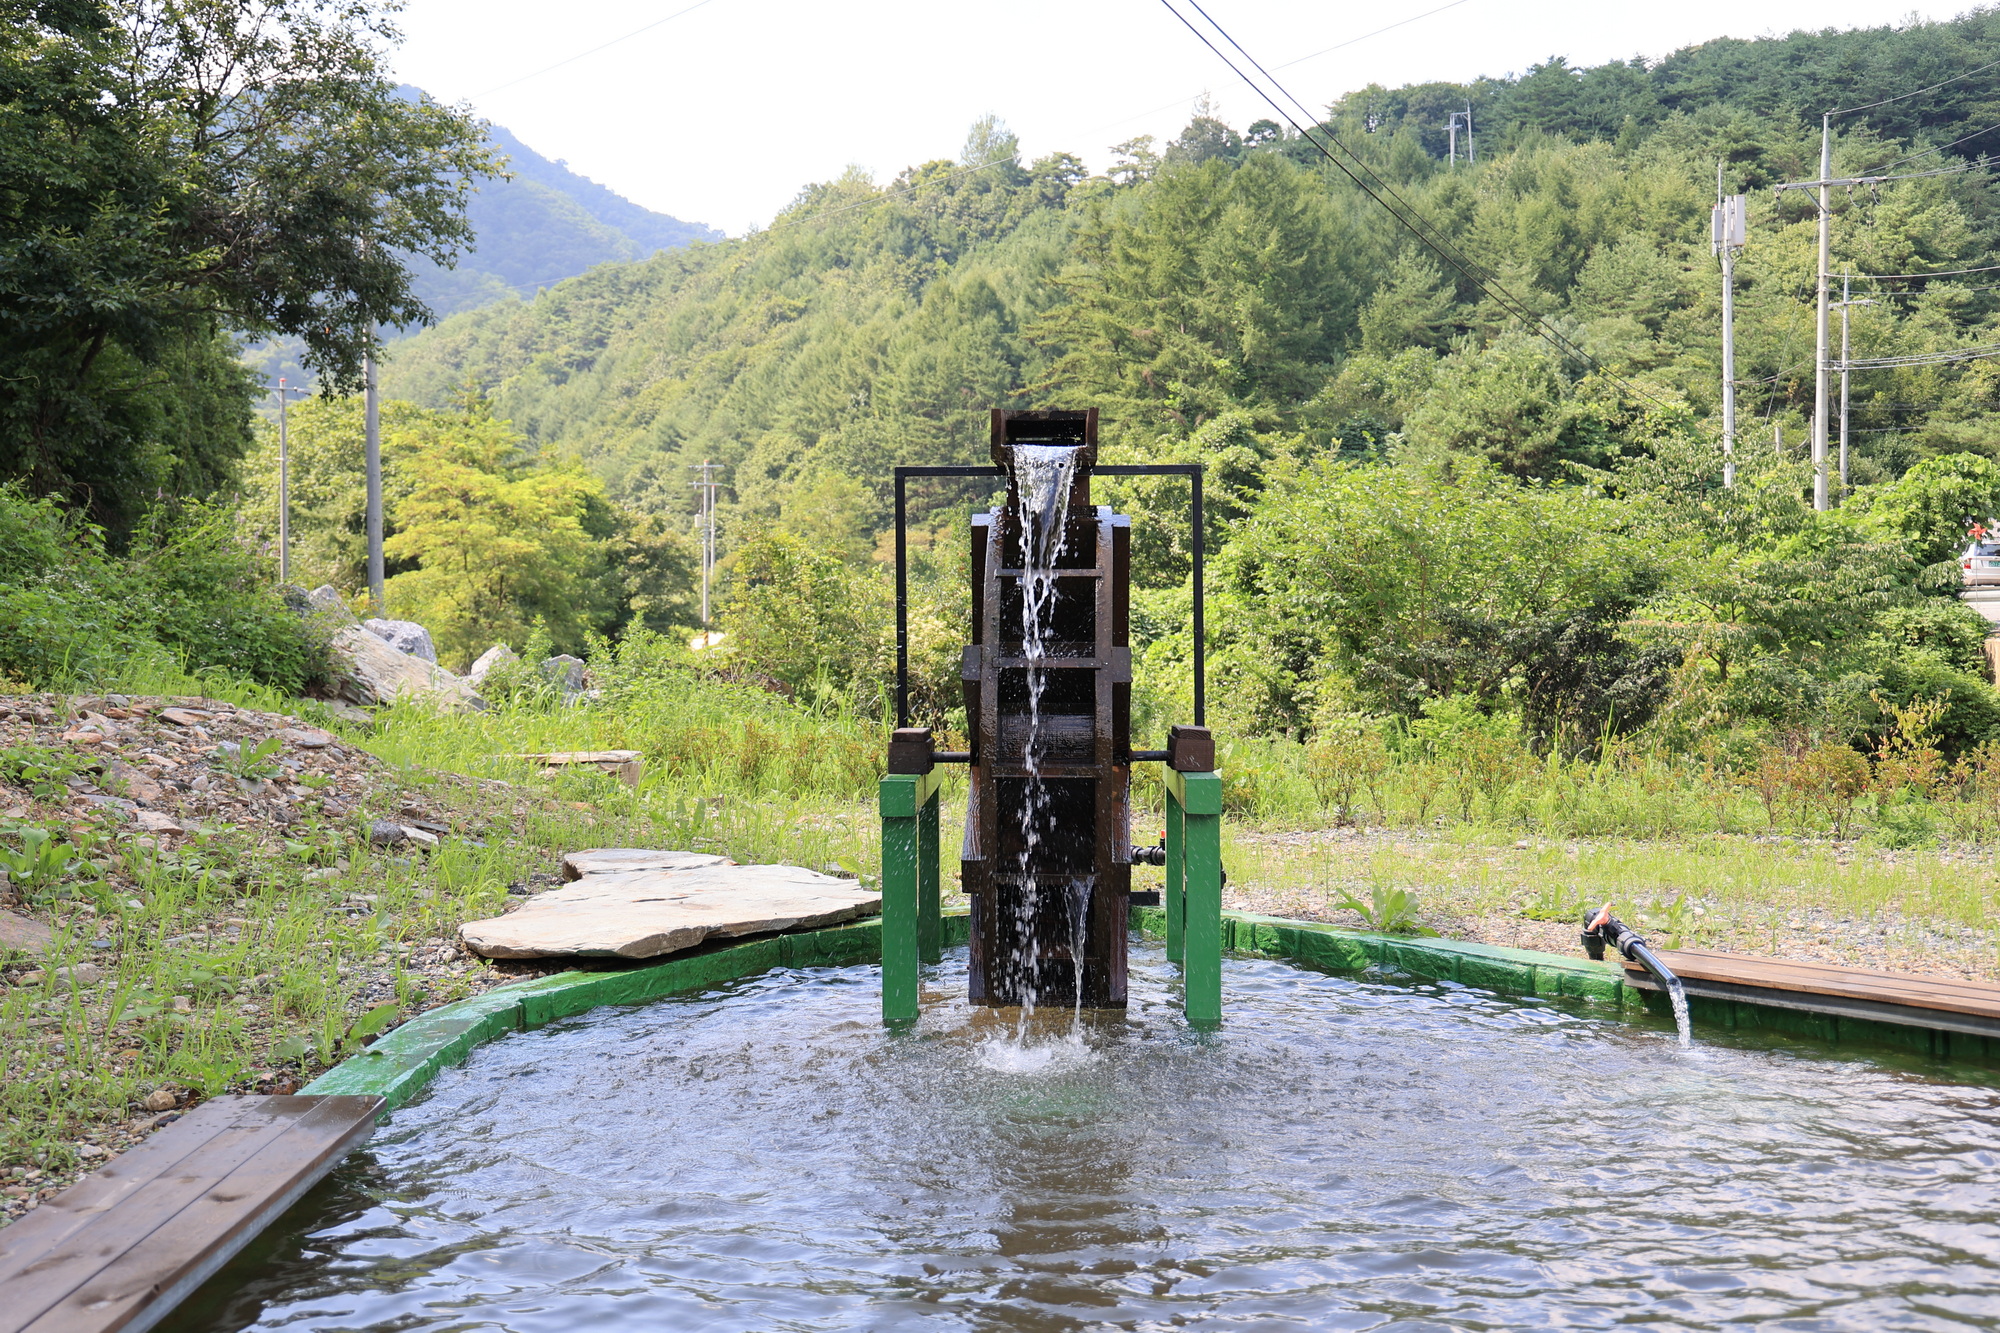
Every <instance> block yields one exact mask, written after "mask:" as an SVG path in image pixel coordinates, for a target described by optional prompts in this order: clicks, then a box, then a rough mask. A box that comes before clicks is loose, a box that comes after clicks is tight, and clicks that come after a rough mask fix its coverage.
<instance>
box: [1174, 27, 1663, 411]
mask: <svg viewBox="0 0 2000 1333" xmlns="http://www.w3.org/2000/svg"><path fill="white" fill-rule="evenodd" d="M1160 3H1161V5H1162V6H1164V7H1165V9H1166V11H1167V12H1168V13H1169V14H1172V15H1173V16H1174V17H1175V18H1176V19H1178V20H1179V21H1180V23H1181V25H1182V26H1183V27H1185V28H1186V29H1187V30H1188V31H1189V32H1191V33H1193V34H1194V36H1195V39H1196V40H1197V41H1199V42H1200V43H1201V44H1202V45H1203V46H1206V47H1207V48H1208V49H1209V50H1210V51H1211V52H1213V53H1214V55H1215V57H1216V59H1218V60H1220V61H1221V62H1222V63H1223V64H1224V65H1226V66H1228V68H1229V71H1230V72H1231V73H1232V74H1234V75H1236V77H1237V78H1239V79H1241V80H1243V82H1244V83H1245V84H1247V85H1249V87H1250V90H1251V91H1252V92H1254V93H1256V94H1257V96H1258V97H1260V98H1262V99H1263V100H1264V102H1265V103H1266V104H1267V105H1268V106H1270V108H1271V109H1272V110H1273V111H1276V112H1277V113H1278V114H1279V115H1280V116H1282V117H1284V119H1285V121H1286V122H1287V123H1288V124H1290V125H1291V127H1292V129H1293V130H1294V131H1295V132H1296V133H1297V134H1298V135H1299V137H1301V138H1303V139H1304V140H1305V141H1306V142H1307V143H1310V144H1311V145H1312V146H1313V147H1314V148H1315V149H1317V150H1318V151H1319V153H1320V155H1321V156H1322V157H1324V158H1326V160H1327V161H1328V162H1331V163H1332V164H1333V165H1334V166H1335V167H1336V168H1338V169H1339V171H1340V172H1341V174H1342V175H1344V176H1346V177H1347V178H1348V180H1350V181H1352V182H1353V183H1354V185H1355V186H1356V187H1357V188H1358V189H1360V191H1361V192H1362V193H1363V194H1365V195H1367V196H1368V197H1369V198H1370V199H1372V200H1374V201H1375V202H1376V203H1378V204H1380V205H1381V206H1382V207H1383V209H1384V210H1386V211H1387V212H1388V214H1389V215H1390V216H1391V217H1393V218H1395V219H1396V221H1397V222H1399V223H1401V224H1402V225H1403V227H1404V228H1405V229H1407V230H1408V231H1409V232H1410V233H1411V234H1412V235H1414V236H1415V237H1416V238H1417V239H1418V240H1419V241H1421V242H1422V243H1423V244H1424V245H1425V246H1426V247H1428V248H1429V249H1430V250H1431V251H1432V252H1434V253H1435V254H1436V255H1437V256H1438V257H1439V258H1440V259H1442V260H1444V261H1445V262H1446V263H1447V264H1450V265H1451V266H1452V267H1453V268H1455V269H1457V270H1458V271H1459V272H1460V273H1462V274H1464V275H1465V277H1466V278H1467V279H1468V280H1469V281H1470V282H1471V283H1472V285H1473V286H1475V287H1477V288H1478V289H1479V290H1480V291H1481V292H1483V293H1484V294H1485V295H1486V296H1487V298H1488V299H1490V300H1491V301H1493V303H1494V304H1496V305H1498V306H1499V307H1500V308H1501V309H1503V310H1505V311H1507V312H1508V313H1509V314H1511V315H1513V316H1514V317H1515V318H1517V319H1519V320H1521V321H1522V323H1524V324H1526V325H1528V326H1530V327H1531V328H1533V329H1534V330H1535V331H1536V333H1537V335H1538V336H1540V337H1541V338H1542V339H1543V340H1544V341H1546V342H1547V343H1549V345H1550V346H1552V347H1554V348H1555V349H1556V350H1557V351H1559V352H1562V353H1563V354H1564V355H1566V356H1569V357H1573V358H1575V359H1577V360H1579V361H1582V362H1584V363H1585V364H1587V365H1589V366H1590V367H1591V368H1592V369H1593V370H1596V371H1598V372H1599V373H1601V374H1603V375H1605V376H1606V377H1607V378H1609V379H1611V380H1612V381H1613V382H1615V383H1617V384H1618V385H1620V386H1621V387H1623V388H1624V389H1625V390H1627V391H1628V392H1629V393H1631V394H1632V395H1633V396H1634V397H1637V398H1644V399H1646V400H1647V401H1648V402H1651V403H1653V404H1654V405H1656V406H1660V407H1664V406H1666V404H1665V403H1663V402H1661V401H1660V400H1659V399H1658V398H1656V397H1654V396H1653V395H1652V394H1650V393H1647V392H1646V391H1645V390H1643V389H1641V388H1639V387H1638V386H1637V385H1635V384H1633V383H1631V382H1630V381H1629V380H1626V379H1625V378H1623V377H1622V376H1619V375H1614V374H1612V373H1611V372H1610V371H1608V370H1607V369H1606V368H1605V367H1604V366H1603V364H1602V363H1600V362H1599V361H1598V360H1597V358H1596V357H1594V356H1592V355H1591V354H1590V353H1589V352H1587V351H1585V350H1584V349H1583V348H1582V347H1580V346H1578V345H1577V344H1576V343H1575V342H1573V341H1571V340H1570V339H1569V338H1568V337H1567V336H1565V335H1564V334H1563V333H1562V332H1561V331H1560V330H1558V329H1557V328H1556V327H1555V326H1554V325H1552V324H1550V323H1549V322H1548V321H1547V320H1545V319H1543V318H1542V317H1541V316H1540V315H1538V314H1536V313H1535V312H1534V311H1533V310H1532V309H1530V308H1529V307H1528V306H1527V304H1526V303H1525V302H1524V301H1522V300H1521V299H1520V298H1519V297H1517V296H1515V295H1514V294H1513V293H1512V292H1509V291H1507V289H1506V288H1505V287H1504V286H1502V285H1501V284H1500V282H1499V280H1498V279H1497V278H1495V277H1494V276H1493V275H1491V274H1489V273H1486V272H1484V271H1483V270H1481V269H1480V268H1479V266H1478V265H1477V264H1476V263H1474V261H1473V260H1471V259H1470V258H1468V257H1466V256H1465V255H1463V254H1461V253H1459V251H1458V249H1457V247H1456V246H1455V245H1453V244H1452V243H1451V241H1450V240H1449V239H1448V238H1446V237H1445V236H1443V235H1442V234H1441V233H1439V232H1438V231H1437V230H1436V228H1434V227H1432V226H1431V225H1430V223H1429V222H1428V220H1426V219H1425V218H1424V217H1423V215H1422V214H1421V213H1419V212H1417V210H1416V209H1415V207H1414V206H1413V205H1411V204H1410V203H1409V201H1407V200H1405V199H1404V198H1403V197H1402V196H1401V195H1399V194H1397V193H1396V191H1395V189H1394V188H1393V187H1392V186H1391V185H1389V183H1388V182H1387V181H1384V180H1383V179H1382V178H1381V177H1380V176H1378V175H1376V173H1375V170H1374V168H1372V167H1370V166H1369V165H1368V163H1367V162H1365V161H1363V160H1362V158H1361V157H1360V156H1359V155H1358V154H1356V153H1355V152H1354V150H1353V149H1351V148H1349V147H1348V146H1347V145H1346V144H1345V143H1342V142H1341V140H1340V139H1339V137H1338V136H1336V135H1334V134H1333V133H1331V132H1330V131H1329V130H1327V128H1326V127H1325V126H1324V125H1320V124H1317V123H1315V124H1314V127H1313V129H1314V130H1316V131H1317V132H1318V135H1319V136H1320V137H1317V138H1316V137H1314V133H1313V132H1312V131H1308V130H1307V129H1306V128H1305V126H1304V125H1301V124H1300V123H1299V121H1298V119H1297V117H1295V116H1294V115H1293V114H1292V112H1291V111H1288V110H1286V108H1285V106H1284V104H1283V103H1281V102H1280V101H1279V100H1278V99H1277V98H1276V97H1273V96H1272V95H1271V94H1270V92H1268V91H1266V90H1265V88H1264V87H1263V86H1262V85H1260V84H1259V83H1258V82H1257V81H1256V80H1255V79H1252V78H1251V77H1250V76H1249V75H1248V74H1246V73H1244V72H1243V70H1242V69H1241V68H1240V67H1239V66H1238V65H1237V64H1236V62H1235V61H1233V60H1231V59H1230V58H1229V56H1228V55H1227V54H1226V53H1225V52H1224V51H1223V50H1222V49H1221V48H1220V47H1218V46H1216V44H1215V43H1214V42H1212V41H1210V40H1209V37H1208V34H1207V33H1204V32H1203V31H1202V30H1201V29H1200V28H1199V27H1197V26H1196V25H1195V24H1194V22H1193V21H1192V20H1190V19H1189V18H1188V17H1187V15H1185V14H1183V13H1181V12H1180V10H1179V9H1177V8H1176V7H1175V6H1174V3H1173V0H1160ZM1187 3H1188V4H1189V6H1190V7H1191V8H1193V9H1194V11H1195V12H1196V13H1198V14H1200V15H1201V16H1202V18H1203V19H1204V20H1206V21H1207V23H1208V25H1209V26H1210V27H1211V28H1213V29H1214V30H1215V32H1216V33H1217V34H1218V35H1219V36H1220V37H1221V38H1222V40H1224V41H1226V42H1228V43H1229V45H1230V46H1232V47H1234V48H1235V49H1236V50H1237V51H1238V52H1239V53H1240V54H1241V55H1242V56H1243V58H1244V59H1245V60H1247V61H1249V62H1250V65H1251V66H1252V68H1254V69H1255V70H1256V71H1257V72H1258V73H1259V74H1261V75H1263V77H1264V80H1265V82H1266V83H1268V84H1269V85H1270V86H1271V87H1272V88H1274V89H1276V90H1277V91H1278V92H1279V93H1280V94H1282V95H1283V97H1284V99H1285V101H1287V102H1290V103H1291V104H1292V107H1293V108H1294V109H1296V110H1297V111H1298V113H1299V114H1300V115H1302V116H1304V117H1306V119H1307V120H1309V121H1310V120H1314V117H1313V115H1312V113H1311V112H1310V111H1307V110H1306V108H1305V106H1304V105H1303V104H1302V103H1301V102H1300V101H1299V100H1298V99H1297V98H1296V97H1294V96H1292V94H1291V93H1290V92H1289V91H1288V90H1287V89H1286V88H1285V86H1284V84H1282V83H1280V82H1279V81H1278V79H1277V78H1276V77H1275V76H1273V75H1272V73H1271V72H1270V71H1269V70H1268V69H1265V68H1264V66H1263V65H1261V64H1259V63H1258V61H1257V58H1256V57H1255V56H1253V55H1251V54H1250V53H1249V52H1248V51H1246V50H1244V49H1243V44H1242V43H1241V42H1238V41H1237V40H1236V39H1235V38H1234V37H1233V36H1231V35H1230V33H1229V30H1228V29H1227V28H1224V27H1223V26H1222V25H1221V24H1220V23H1218V22H1216V21H1215V18H1214V17H1213V16H1212V15H1210V14H1209V12H1208V11H1207V10H1205V9H1203V8H1202V7H1201V5H1200V3H1199V0H1187ZM1321 138H1323V139H1324V140H1325V141H1326V142H1325V143H1322V142H1321ZM1328 143H1330V144H1332V145H1333V146H1334V147H1336V148H1338V149H1340V151H1341V152H1342V153H1344V154H1345V155H1346V156H1347V157H1348V158H1350V159H1352V160H1353V163H1354V165H1353V166H1352V167H1350V166H1349V165H1348V164H1347V163H1346V162H1343V161H1341V159H1340V158H1338V157H1335V156H1334V155H1333V152H1332V151H1331V150H1330V149H1329V148H1328V147H1327V144H1328ZM1357 169H1358V172H1359V173H1360V174H1357ZM1363 175H1366V176H1367V177H1368V179H1367V180H1363V179H1362V176H1363ZM1371 182H1372V184H1371ZM1391 200H1394V201H1395V202H1394V203H1391V202H1390V201H1391Z"/></svg>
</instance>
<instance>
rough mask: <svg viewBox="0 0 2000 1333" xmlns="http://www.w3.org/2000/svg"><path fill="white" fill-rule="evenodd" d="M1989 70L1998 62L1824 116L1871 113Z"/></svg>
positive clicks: (1997, 65)
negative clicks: (1940, 81)
mask: <svg viewBox="0 0 2000 1333" xmlns="http://www.w3.org/2000/svg"><path fill="white" fill-rule="evenodd" d="M1989 69H2000V60H1996V61H1994V62H1993V63H1991V64H1989V65H1981V66H1980V67H1979V68H1978V69H1969V70H1967V71H1966V72H1965V73H1963V74H1954V75H1952V76H1951V77H1950V78H1948V79H1946V80H1944V82H1942V83H1934V84H1932V85H1931V86H1930V87H1928V88H1919V89H1917V90H1916V91H1915V92H1908V93H1897V94H1896V95H1895V96H1894V97H1885V98H1883V99H1882V100H1881V101H1879V102H1868V103H1865V104H1863V105H1861V106H1850V107H1845V108H1843V109H1841V110H1839V111H1829V112H1827V113H1826V114H1827V115H1829V116H1848V115H1852V114H1854V113H1855V112H1856V111H1873V110H1874V109H1875V108H1876V107H1878V106H1887V105H1889V103H1891V102H1905V101H1908V100H1909V99H1910V98H1912V97H1922V96H1923V95H1924V94H1925V93H1934V92H1936V91H1937V90H1938V89H1940V88H1945V87H1949V86H1950V85H1952V84H1954V83H1957V82H1958V81H1959V80H1960V79H1969V78H1971V77H1972V76H1973V75H1975V74H1984V73H1985V72H1986V71H1987V70H1989Z"/></svg>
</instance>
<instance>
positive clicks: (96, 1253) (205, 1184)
mask: <svg viewBox="0 0 2000 1333" xmlns="http://www.w3.org/2000/svg"><path fill="white" fill-rule="evenodd" d="M381 1109H382V1099H381V1098H380V1097H346V1096H294V1097H217V1098H214V1099H212V1100H210V1101H207V1102H204V1103H203V1104H202V1105H201V1106H200V1107H198V1108H196V1109H195V1110H194V1111H192V1112H190V1113H189V1114H188V1115H186V1116H184V1117H182V1118H181V1119H180V1120H178V1121H176V1122H174V1123H173V1124H171V1125H168V1126H167V1127H166V1128H165V1129H163V1130H161V1131H159V1132H158V1133H156V1134H154V1135H153V1137H151V1138H150V1139H147V1140H146V1141H145V1142H144V1143H142V1144H140V1145H139V1146H138V1147H136V1148H133V1149H132V1150H130V1151H129V1152H126V1153H125V1154H123V1155H122V1156H120V1157H118V1158H117V1159H115V1160H114V1161H112V1162H111V1163H110V1164H109V1165H108V1166H106V1167H104V1168H103V1169H102V1170H99V1171H96V1172H93V1173H92V1174H91V1175H89V1176H86V1177H85V1178H84V1179H83V1180H81V1181H79V1182H78V1183H77V1184H75V1185H73V1186H71V1187H70V1188H69V1189H67V1190H65V1191H64V1192H63V1193H61V1194H59V1195H57V1196H56V1197H55V1198H54V1199H51V1200H49V1201H48V1202H47V1203H45V1204H43V1205H42V1206H41V1207H40V1208H37V1209H35V1210H34V1211H33V1212H31V1213H29V1214H27V1216H25V1217H23V1218H21V1219H20V1220H19V1221H17V1222H15V1223H14V1224H13V1225H12V1226H9V1227H7V1228H6V1229H5V1230H0V1289H4V1290H5V1291H6V1293H7V1299H6V1300H5V1301H4V1302H0V1333H110V1331H111V1330H118V1333H139V1330H142V1329H146V1328H150V1327H151V1326H152V1325H153V1324H154V1323H155V1322H157V1321H158V1320H159V1319H161V1318H162V1317H163V1316H165V1315H166V1314H167V1313H168V1312H169V1311H171V1310H172V1309H173V1308H174V1306H175V1305H177V1304H178V1303H179V1302H180V1301H181V1300H182V1299H183V1298H185V1297H186V1296H187V1295H188V1294H189V1293H190V1292H192V1291H193V1290H194V1289H195V1288H196V1287H197V1286H199V1285H200V1284H201V1283H202V1282H204V1281H206V1280H207V1279H208V1277H209V1276H210V1275H211V1274H213V1273H214V1272H215V1270H216V1269H218V1268H220V1267H221V1266H222V1265H223V1264H224V1263H226V1262H228V1260H229V1259H230V1258H231V1257H232V1256H233V1255H235V1254H236V1252H237V1251H238V1250H240V1249H242V1248H243V1246H244V1245H245V1244H247V1243H248V1242H249V1241H250V1240H251V1239H252V1238H253V1237H255V1236H256V1235H257V1234H258V1232H260V1231H262V1230H263V1229H264V1228H265V1227H266V1226H268V1225H269V1224H270V1223H271V1222H273V1221H275V1220H276V1219H277V1217H278V1216H279V1214H281V1213H283V1212H284V1210H285V1209H287V1208H289V1207H291V1205H292V1204H293V1203H295V1202H297V1200H298V1198H299V1196H301V1195H302V1194H304V1193H305V1192H306V1191H307V1190H308V1189H310V1188H311V1187H312V1186H313V1185H314V1184H315V1183H317V1182H318V1181H319V1179H320V1178H321V1177H322V1176H324V1175H325V1174H326V1173H327V1172H328V1171H330V1170H332V1169H333V1167H334V1165H335V1164H336V1163H337V1162H339V1160H340V1159H341V1157H342V1156H344V1155H345V1154H346V1153H347V1151H348V1150H349V1149H351V1148H353V1147H354V1146H355V1145H356V1144H359V1143H360V1142H362V1141H363V1140H365V1139H366V1138H367V1137H368V1135H369V1134H370V1133H371V1132H373V1130H374V1127H375V1117H376V1115H377V1114H378V1113H379V1112H380V1111H381Z"/></svg>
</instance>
